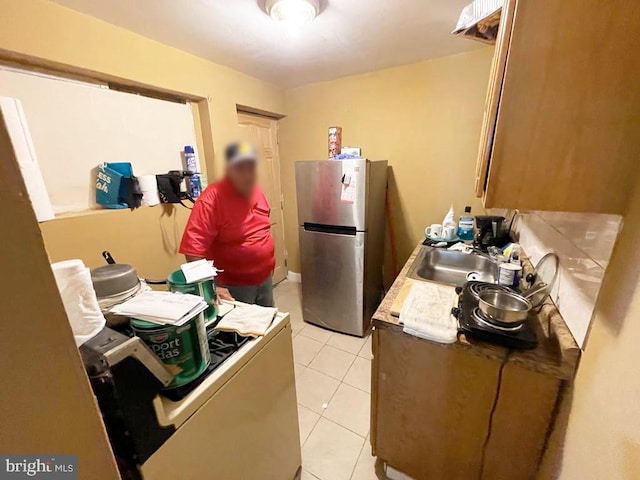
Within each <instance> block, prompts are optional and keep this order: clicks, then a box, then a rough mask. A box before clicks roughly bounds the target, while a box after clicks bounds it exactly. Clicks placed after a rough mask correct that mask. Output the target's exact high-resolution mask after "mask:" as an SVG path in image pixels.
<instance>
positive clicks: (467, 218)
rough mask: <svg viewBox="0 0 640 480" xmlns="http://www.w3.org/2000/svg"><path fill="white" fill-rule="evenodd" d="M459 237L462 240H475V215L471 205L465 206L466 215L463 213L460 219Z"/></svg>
mask: <svg viewBox="0 0 640 480" xmlns="http://www.w3.org/2000/svg"><path fill="white" fill-rule="evenodd" d="M458 237H460V240H465V241H467V240H473V217H472V216H471V207H470V206H469V205H467V206H466V207H464V215H461V216H460V220H459V221H458Z"/></svg>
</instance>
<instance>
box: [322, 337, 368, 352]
mask: <svg viewBox="0 0 640 480" xmlns="http://www.w3.org/2000/svg"><path fill="white" fill-rule="evenodd" d="M364 342H366V338H360V337H354V336H351V335H345V334H344V333H337V332H336V333H333V334H332V335H331V338H330V339H329V341H328V342H327V344H328V345H331V346H332V347H336V348H339V349H340V350H344V351H345V352H349V353H353V354H354V355H357V354H358V352H359V351H360V350H361V349H362V346H363V345H364Z"/></svg>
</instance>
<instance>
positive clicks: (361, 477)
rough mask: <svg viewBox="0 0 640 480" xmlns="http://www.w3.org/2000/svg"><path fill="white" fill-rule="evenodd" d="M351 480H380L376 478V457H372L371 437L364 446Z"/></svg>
mask: <svg viewBox="0 0 640 480" xmlns="http://www.w3.org/2000/svg"><path fill="white" fill-rule="evenodd" d="M351 480H378V477H377V476H376V457H374V456H373V455H371V443H370V442H369V437H367V439H366V440H365V442H364V445H363V446H362V450H361V451H360V457H358V463H356V468H355V470H354V471H353V475H352V476H351Z"/></svg>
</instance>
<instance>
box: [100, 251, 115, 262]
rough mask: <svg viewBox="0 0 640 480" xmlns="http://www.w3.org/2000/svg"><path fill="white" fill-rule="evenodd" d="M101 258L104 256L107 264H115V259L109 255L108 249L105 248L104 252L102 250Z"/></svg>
mask: <svg viewBox="0 0 640 480" xmlns="http://www.w3.org/2000/svg"><path fill="white" fill-rule="evenodd" d="M102 258H104V259H105V260H106V262H107V263H108V264H109V265H115V264H116V261H115V260H114V258H113V257H112V256H111V253H109V251H108V250H105V251H104V252H102Z"/></svg>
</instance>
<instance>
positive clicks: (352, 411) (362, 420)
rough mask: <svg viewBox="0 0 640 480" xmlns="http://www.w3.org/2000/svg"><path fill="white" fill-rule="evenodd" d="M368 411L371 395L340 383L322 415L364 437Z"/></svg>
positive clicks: (368, 419) (368, 415)
mask: <svg viewBox="0 0 640 480" xmlns="http://www.w3.org/2000/svg"><path fill="white" fill-rule="evenodd" d="M370 411H371V396H370V395H369V394H368V393H365V392H363V391H362V390H358V389H357V388H354V387H352V386H350V385H346V384H344V383H342V384H340V386H339V387H338V390H337V391H336V393H335V395H334V396H333V398H332V399H331V401H330V402H329V407H328V408H327V409H326V410H325V411H324V413H323V414H322V416H323V417H325V418H328V419H329V420H332V421H334V422H335V423H337V424H338V425H341V426H343V427H345V428H348V429H349V430H351V431H352V432H355V433H357V434H358V435H360V436H362V437H366V436H367V435H368V434H369V424H370V413H369V412H370Z"/></svg>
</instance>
